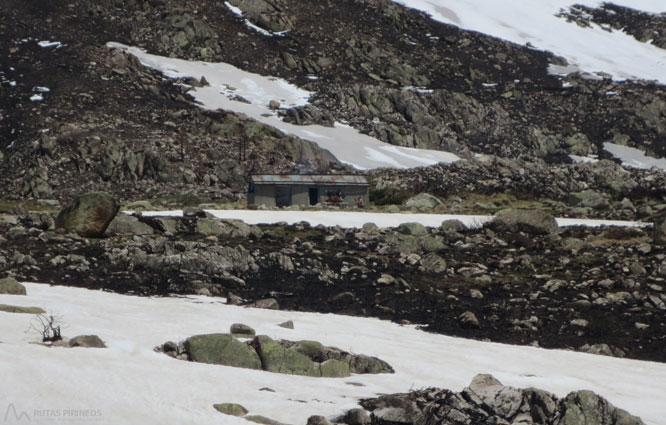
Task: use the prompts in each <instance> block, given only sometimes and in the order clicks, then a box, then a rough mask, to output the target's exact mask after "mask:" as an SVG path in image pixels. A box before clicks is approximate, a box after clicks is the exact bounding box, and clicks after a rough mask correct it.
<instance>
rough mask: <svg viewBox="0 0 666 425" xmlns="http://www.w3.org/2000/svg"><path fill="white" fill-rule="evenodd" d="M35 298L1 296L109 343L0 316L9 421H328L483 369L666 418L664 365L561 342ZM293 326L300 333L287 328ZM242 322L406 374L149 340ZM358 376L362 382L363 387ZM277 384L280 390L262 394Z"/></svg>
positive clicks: (166, 303) (189, 307) (293, 315)
mask: <svg viewBox="0 0 666 425" xmlns="http://www.w3.org/2000/svg"><path fill="white" fill-rule="evenodd" d="M26 288H27V291H28V295H27V296H16V295H0V303H2V304H12V305H21V306H40V307H42V308H44V309H45V310H47V311H49V312H54V313H57V314H60V315H62V317H63V321H64V323H66V324H67V327H66V328H65V329H64V330H63V334H64V335H65V336H75V335H80V334H97V335H99V336H100V337H101V338H102V339H103V340H104V341H105V342H106V344H107V346H108V348H106V349H93V348H88V349H86V348H48V347H44V346H41V345H37V344H32V343H31V342H36V341H37V340H38V337H37V335H34V334H30V333H25V331H26V329H28V327H29V323H30V321H31V320H32V319H33V317H32V316H31V315H28V314H15V313H4V312H0V341H2V343H0V376H2V379H0V394H2V398H0V417H4V415H5V413H6V412H10V413H9V416H8V418H7V420H6V422H5V423H18V424H21V423H26V422H27V421H25V419H22V420H20V421H17V420H16V417H14V416H13V415H12V413H11V411H10V410H9V406H10V405H11V406H13V408H14V411H15V412H16V413H17V414H19V415H20V414H21V413H22V412H25V413H26V414H27V415H28V416H29V417H30V418H31V419H32V421H31V422H38V423H48V424H58V423H62V424H64V423H71V422H72V418H68V417H63V416H62V415H61V416H60V417H50V418H44V417H38V416H35V414H36V413H39V411H42V412H43V411H45V410H53V411H56V410H59V411H61V412H62V411H64V410H69V411H71V410H91V411H95V412H96V413H99V414H98V415H97V416H98V418H99V419H97V420H89V421H85V420H84V421H81V419H78V420H77V422H79V423H81V422H83V423H96V424H108V425H117V424H139V423H140V424H146V425H151V424H160V425H166V424H174V425H176V424H177V425H187V424H239V425H247V424H248V423H249V422H247V421H245V420H244V419H240V418H234V417H230V416H225V415H222V414H220V413H218V412H216V411H215V410H214V409H213V407H212V405H213V404H214V403H222V402H235V403H240V404H242V405H244V406H245V407H246V408H248V409H249V410H250V413H251V414H259V415H264V416H268V417H270V418H273V419H276V420H278V421H280V422H284V423H291V424H294V425H300V424H304V423H305V422H306V420H307V418H308V417H309V416H310V415H315V414H319V415H324V416H328V417H331V416H333V415H337V414H339V413H341V412H343V411H344V410H346V409H350V408H353V407H357V406H356V405H357V401H358V400H359V398H364V397H374V396H376V395H377V394H379V393H393V392H406V391H409V390H410V389H413V388H416V389H418V388H425V387H430V386H436V387H440V388H448V389H451V390H455V391H460V390H461V389H462V388H463V387H464V386H465V385H468V384H469V382H470V381H471V379H472V377H473V376H474V375H476V374H478V373H490V374H493V375H494V376H495V377H497V378H498V379H499V380H500V381H502V382H503V383H504V384H506V385H512V386H516V387H530V386H533V387H537V388H542V389H545V390H548V391H551V392H553V393H555V394H556V395H558V396H560V397H562V396H564V395H566V394H567V393H568V392H570V391H574V390H580V389H588V390H592V391H595V392H597V393H599V394H601V395H602V396H604V397H606V398H607V399H608V400H609V401H610V402H611V403H613V404H615V405H617V406H618V407H621V408H623V409H625V410H627V411H629V412H630V413H632V414H635V415H638V416H640V417H642V419H643V420H644V421H645V422H646V423H647V424H649V425H664V424H666V419H665V418H664V415H663V412H664V405H665V404H666V364H662V363H655V362H644V361H636V360H627V359H618V358H612V357H605V356H596V355H591V354H584V353H577V352H571V351H562V350H545V349H540V348H534V347H520V346H512V345H505V344H495V343H487V342H479V341H472V340H465V339H461V338H452V337H446V336H442V335H436V334H430V333H426V332H422V331H418V330H416V329H415V328H414V327H412V326H399V325H397V324H394V323H390V322H386V321H380V320H377V319H366V318H359V317H348V316H338V315H332V314H317V313H302V312H290V311H276V310H261V309H251V308H242V307H238V306H230V305H225V304H223V302H224V300H223V299H220V298H206V297H187V298H142V297H133V296H126V295H118V294H113V293H107V292H102V291H90V290H85V289H79V288H71V287H59V286H49V285H44V284H26ZM286 320H293V321H294V326H295V329H293V330H290V329H284V328H281V327H279V326H277V323H281V322H283V321H286ZM237 322H240V323H245V324H247V325H250V326H252V327H254V328H255V329H256V330H257V332H258V333H259V334H265V335H268V336H270V337H272V338H285V339H291V340H301V339H310V340H312V339H314V340H318V341H320V342H322V343H323V344H325V345H333V346H337V347H339V348H342V349H344V350H349V351H351V352H354V353H363V354H368V355H373V356H378V357H380V358H382V359H384V360H386V361H387V362H389V363H390V364H391V365H392V366H393V367H394V368H395V370H396V373H395V374H391V375H387V374H382V375H355V376H352V377H350V378H311V377H303V376H292V375H282V374H276V373H269V372H264V371H256V370H249V369H241V368H233V367H225V366H217V365H208V364H200V363H191V362H186V361H182V360H175V359H172V358H170V357H168V356H166V355H164V354H161V353H156V352H154V351H153V347H155V346H157V345H159V344H162V343H164V342H166V341H168V340H173V341H178V340H181V339H184V338H186V337H189V336H191V335H195V334H200V333H209V332H227V331H228V329H229V326H230V325H231V324H233V323H237ZM350 383H360V384H362V385H361V386H359V385H353V384H350ZM266 387H268V388H271V389H272V390H274V392H270V391H262V390H261V389H262V388H266Z"/></svg>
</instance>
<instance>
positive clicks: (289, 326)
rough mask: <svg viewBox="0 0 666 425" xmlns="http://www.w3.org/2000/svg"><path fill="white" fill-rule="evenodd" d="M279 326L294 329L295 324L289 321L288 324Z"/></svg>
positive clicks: (284, 323)
mask: <svg viewBox="0 0 666 425" xmlns="http://www.w3.org/2000/svg"><path fill="white" fill-rule="evenodd" d="M278 326H279V327H281V328H285V329H294V322H293V321H291V320H287V321H286V322H282V323H280V324H278Z"/></svg>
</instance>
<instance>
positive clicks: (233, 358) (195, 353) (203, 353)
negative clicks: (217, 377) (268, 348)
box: [185, 334, 261, 369]
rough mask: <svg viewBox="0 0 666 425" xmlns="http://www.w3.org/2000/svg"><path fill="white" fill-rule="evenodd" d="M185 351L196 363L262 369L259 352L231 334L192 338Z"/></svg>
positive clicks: (188, 340) (189, 339)
mask: <svg viewBox="0 0 666 425" xmlns="http://www.w3.org/2000/svg"><path fill="white" fill-rule="evenodd" d="M185 350H186V351H187V353H188V354H189V355H190V358H191V359H192V360H193V361H195V362H200V363H210V364H219V365H224V366H234V367H244V368H248V369H261V360H260V359H259V355H258V354H257V352H256V351H255V350H253V349H252V347H250V346H248V345H247V344H243V343H242V342H240V341H238V340H236V338H234V337H233V336H232V335H229V334H205V335H195V336H192V337H190V338H188V339H187V340H186V341H185Z"/></svg>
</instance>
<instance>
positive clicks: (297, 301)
mask: <svg viewBox="0 0 666 425" xmlns="http://www.w3.org/2000/svg"><path fill="white" fill-rule="evenodd" d="M530 214H531V215H530ZM542 215H543V216H544V217H546V218H543V217H542V216H541V215H539V214H536V215H534V214H533V213H529V214H528V217H533V219H529V220H531V221H529V220H528V221H527V222H526V223H530V224H527V225H517V224H516V223H519V222H522V221H521V220H524V219H525V217H522V216H519V217H518V222H515V221H505V222H504V224H501V222H500V219H498V220H497V221H496V222H495V223H494V224H492V225H491V226H488V227H486V228H483V229H476V230H474V229H465V228H464V226H462V225H461V223H459V222H455V221H454V222H445V223H443V224H442V226H441V227H440V228H436V229H427V228H424V227H423V226H421V225H419V224H405V225H402V226H400V227H399V228H396V229H378V228H377V227H376V226H374V225H372V224H368V225H366V226H364V227H363V229H358V230H354V229H349V230H345V229H340V228H326V227H322V226H319V227H310V226H309V225H306V224H299V225H294V226H282V225H271V226H248V225H245V224H243V223H241V222H235V221H221V220H217V219H212V218H207V217H205V214H203V213H200V212H197V211H196V210H193V211H190V212H188V216H187V217H185V218H182V219H179V218H150V217H138V218H137V217H127V216H120V217H118V218H116V219H115V220H114V222H112V223H111V225H110V227H109V229H107V234H109V235H112V236H110V237H107V238H103V239H89V238H82V237H80V236H78V235H76V234H71V233H70V234H67V233H63V231H62V230H58V231H54V230H49V229H53V221H52V220H53V219H52V217H51V216H50V215H48V214H46V213H27V214H23V215H19V216H16V215H14V216H9V215H4V216H1V217H2V220H1V221H2V224H1V226H2V227H1V228H0V230H2V234H4V235H5V238H3V239H0V266H1V268H2V272H3V273H5V274H10V275H13V276H15V277H16V278H17V279H24V280H28V281H39V282H51V283H58V284H68V285H79V286H84V287H88V288H104V289H109V290H113V291H118V292H123V293H136V294H146V295H147V294H164V295H166V294H171V293H182V294H186V293H187V294H189V293H197V294H202V295H209V294H210V295H222V296H228V297H229V299H230V300H231V301H232V302H235V303H252V302H255V301H257V300H262V299H265V298H274V299H275V301H276V302H275V301H274V302H273V304H274V305H275V304H279V306H280V307H282V308H287V309H293V310H305V311H321V312H336V313H346V314H354V315H363V316H377V317H382V318H386V319H392V320H395V321H409V322H412V323H418V324H422V325H423V327H424V328H425V329H427V330H430V331H433V332H441V333H445V334H449V335H458V336H465V337H471V338H477V339H488V340H493V341H500V342H508V343H518V344H535V345H537V344H538V345H540V346H543V347H553V348H571V349H582V350H585V351H591V352H599V353H604V354H608V355H620V356H629V357H633V358H639V359H649V360H657V361H666V357H664V350H663V347H664V344H665V341H664V335H665V334H666V333H665V332H664V326H666V323H665V322H664V320H663V318H664V314H663V312H664V311H665V310H666V295H665V292H664V290H665V288H664V278H665V277H666V262H665V261H666V260H665V255H664V249H663V246H662V245H660V244H658V243H654V242H653V239H652V233H651V231H648V230H640V229H622V228H584V227H568V228H561V229H558V228H556V225H555V222H554V221H552V219H548V218H547V217H548V216H547V214H543V213H542ZM508 217H511V216H508ZM514 219H515V217H514ZM548 220H551V221H548ZM660 240H663V239H660Z"/></svg>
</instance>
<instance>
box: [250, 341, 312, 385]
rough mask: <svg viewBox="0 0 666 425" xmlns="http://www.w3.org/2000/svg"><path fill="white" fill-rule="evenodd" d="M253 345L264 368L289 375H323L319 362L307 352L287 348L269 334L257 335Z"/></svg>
mask: <svg viewBox="0 0 666 425" xmlns="http://www.w3.org/2000/svg"><path fill="white" fill-rule="evenodd" d="M252 346H253V347H254V348H255V350H257V353H258V354H259V357H260V358H261V364H262V365H263V369H264V370H267V371H269V372H277V373H286V374H289V375H305V376H321V371H320V369H319V364H317V363H315V362H314V361H312V359H310V358H309V357H308V356H306V355H305V354H302V353H299V352H298V351H296V350H292V349H289V348H285V347H284V346H283V345H281V344H280V343H279V342H277V341H274V340H273V339H271V338H269V337H268V336H265V335H259V336H257V337H255V338H254V340H253V341H252Z"/></svg>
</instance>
